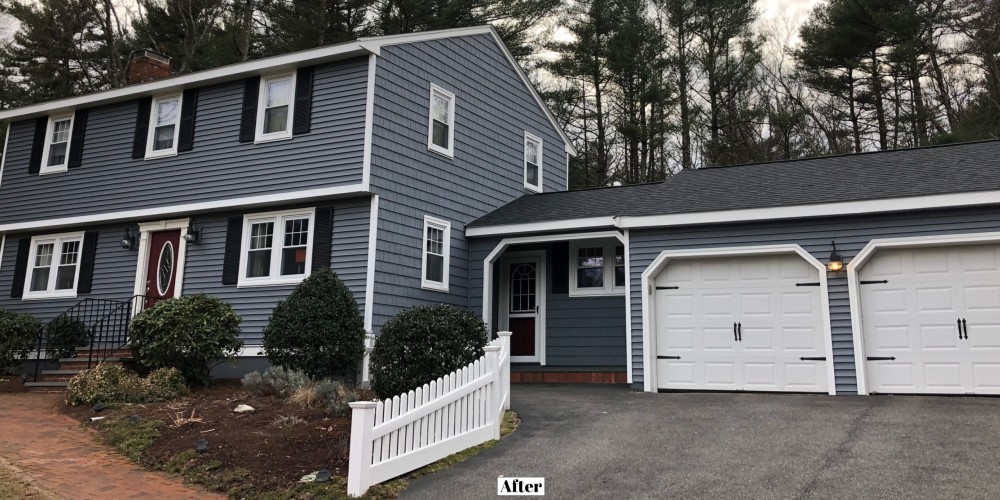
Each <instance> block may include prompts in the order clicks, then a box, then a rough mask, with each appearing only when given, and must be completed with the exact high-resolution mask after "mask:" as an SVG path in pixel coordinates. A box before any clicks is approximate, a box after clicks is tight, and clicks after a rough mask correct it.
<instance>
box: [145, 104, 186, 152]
mask: <svg viewBox="0 0 1000 500" xmlns="http://www.w3.org/2000/svg"><path fill="white" fill-rule="evenodd" d="M180 119H181V96H180V94H176V95H169V96H162V97H157V98H155V99H153V107H152V111H151V112H150V117H149V137H148V138H147V140H146V158H157V157H160V156H170V155H175V154H177V135H178V134H179V133H180Z"/></svg>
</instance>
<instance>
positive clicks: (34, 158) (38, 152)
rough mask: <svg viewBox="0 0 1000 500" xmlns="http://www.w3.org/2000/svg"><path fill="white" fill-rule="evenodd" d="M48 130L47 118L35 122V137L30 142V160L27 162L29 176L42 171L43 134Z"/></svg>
mask: <svg viewBox="0 0 1000 500" xmlns="http://www.w3.org/2000/svg"><path fill="white" fill-rule="evenodd" d="M48 128H49V119H48V117H42V118H39V119H37V120H35V137H34V139H32V141H31V159H30V160H28V173H29V174H37V173H38V172H41V171H42V154H43V153H44V152H45V133H46V132H47V131H48Z"/></svg>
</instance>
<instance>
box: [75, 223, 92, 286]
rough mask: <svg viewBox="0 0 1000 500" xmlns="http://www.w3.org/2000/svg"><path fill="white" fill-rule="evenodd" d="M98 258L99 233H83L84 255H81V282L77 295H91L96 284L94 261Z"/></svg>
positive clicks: (78, 284)
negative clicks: (91, 290)
mask: <svg viewBox="0 0 1000 500" xmlns="http://www.w3.org/2000/svg"><path fill="white" fill-rule="evenodd" d="M96 258H97V231H87V232H85V233H83V253H81V255H80V282H79V283H77V284H76V293H77V294H81V293H90V289H91V286H92V285H93V284H94V260H95V259H96Z"/></svg>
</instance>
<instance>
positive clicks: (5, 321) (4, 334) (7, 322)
mask: <svg viewBox="0 0 1000 500" xmlns="http://www.w3.org/2000/svg"><path fill="white" fill-rule="evenodd" d="M41 328H42V324H41V323H39V322H38V320H37V319H35V318H34V317H32V316H31V315H28V314H20V313H16V312H13V311H8V310H6V309H0V375H4V374H6V373H12V372H13V371H14V370H16V369H17V368H18V367H20V366H21V361H22V360H24V359H25V358H27V357H28V353H30V352H31V350H32V349H34V348H35V346H36V344H37V342H38V332H39V330H41Z"/></svg>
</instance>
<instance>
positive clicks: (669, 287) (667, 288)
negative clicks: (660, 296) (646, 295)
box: [656, 286, 680, 290]
mask: <svg viewBox="0 0 1000 500" xmlns="http://www.w3.org/2000/svg"><path fill="white" fill-rule="evenodd" d="M679 288H680V287H679V286H658V287H656V289H657V290H677V289H679Z"/></svg>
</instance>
